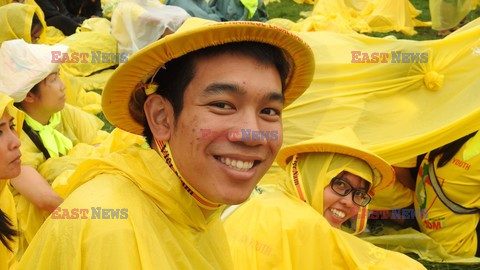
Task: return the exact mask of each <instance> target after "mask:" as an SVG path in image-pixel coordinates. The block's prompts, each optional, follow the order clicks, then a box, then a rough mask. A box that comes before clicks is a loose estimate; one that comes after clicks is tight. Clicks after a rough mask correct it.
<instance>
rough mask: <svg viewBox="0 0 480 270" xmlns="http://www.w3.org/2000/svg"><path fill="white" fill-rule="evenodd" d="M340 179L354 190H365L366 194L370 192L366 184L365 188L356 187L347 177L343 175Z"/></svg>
mask: <svg viewBox="0 0 480 270" xmlns="http://www.w3.org/2000/svg"><path fill="white" fill-rule="evenodd" d="M340 179H342V180H343V181H345V182H347V183H348V184H349V185H350V186H351V187H352V188H354V189H356V190H363V191H365V192H367V191H368V189H367V185H366V184H365V186H364V187H354V186H353V184H352V183H351V182H350V180H348V179H347V178H346V177H343V175H342V177H340ZM360 179H362V181H365V182H367V181H366V180H365V179H363V178H360Z"/></svg>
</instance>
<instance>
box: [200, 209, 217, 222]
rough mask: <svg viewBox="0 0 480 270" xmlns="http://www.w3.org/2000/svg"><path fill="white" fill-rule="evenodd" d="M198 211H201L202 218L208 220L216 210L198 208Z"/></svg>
mask: <svg viewBox="0 0 480 270" xmlns="http://www.w3.org/2000/svg"><path fill="white" fill-rule="evenodd" d="M200 210H201V211H202V214H203V216H204V217H205V220H208V219H209V218H210V217H211V216H212V214H213V213H215V211H216V210H207V209H203V208H201V207H200Z"/></svg>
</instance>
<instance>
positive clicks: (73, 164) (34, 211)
mask: <svg viewBox="0 0 480 270" xmlns="http://www.w3.org/2000/svg"><path fill="white" fill-rule="evenodd" d="M97 141H101V143H100V142H99V143H98V144H96V145H95V146H94V145H92V144H86V143H78V144H76V145H75V146H74V148H73V149H71V150H70V152H69V153H68V155H66V156H62V157H58V158H50V159H48V160H46V161H45V162H43V163H42V164H40V165H39V166H38V168H37V170H38V172H39V173H40V174H41V175H42V176H43V177H44V178H45V179H46V180H47V181H48V183H49V184H51V185H52V188H53V190H54V191H55V192H56V193H57V194H58V195H60V196H61V197H63V198H65V197H66V196H67V194H66V192H65V189H66V187H67V186H68V180H69V179H70V176H71V175H72V174H73V173H74V172H75V169H76V168H77V166H78V165H79V164H81V163H82V162H84V161H86V160H88V159H92V158H101V157H104V156H106V155H108V154H110V153H113V152H115V151H119V150H122V149H125V148H127V147H129V146H131V145H134V144H142V143H143V142H144V141H145V140H144V138H143V137H141V136H138V135H134V134H131V133H128V132H125V131H122V130H119V129H115V130H114V131H112V133H110V134H108V133H106V132H102V131H100V132H99V133H98V136H97V138H96V140H94V141H92V143H96V142H97ZM15 200H16V207H17V215H18V220H19V231H20V232H22V236H21V237H20V240H21V241H20V248H19V253H18V256H17V257H18V258H21V256H22V255H23V253H24V252H25V250H26V248H27V247H28V245H29V243H30V242H31V241H32V239H33V237H34V236H35V234H36V233H37V231H38V229H39V228H40V227H41V226H42V224H43V222H44V221H45V220H46V219H47V217H48V216H49V213H47V212H46V211H43V210H41V209H39V208H37V207H35V206H34V205H33V204H31V203H30V202H29V201H28V200H27V199H26V198H25V197H23V196H15Z"/></svg>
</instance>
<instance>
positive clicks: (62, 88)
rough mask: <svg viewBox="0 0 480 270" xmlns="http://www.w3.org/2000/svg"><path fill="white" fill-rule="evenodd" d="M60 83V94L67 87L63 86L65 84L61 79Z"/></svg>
mask: <svg viewBox="0 0 480 270" xmlns="http://www.w3.org/2000/svg"><path fill="white" fill-rule="evenodd" d="M60 83H61V86H60V88H61V90H62V92H64V91H65V88H67V86H66V85H65V83H64V82H63V80H62V79H60Z"/></svg>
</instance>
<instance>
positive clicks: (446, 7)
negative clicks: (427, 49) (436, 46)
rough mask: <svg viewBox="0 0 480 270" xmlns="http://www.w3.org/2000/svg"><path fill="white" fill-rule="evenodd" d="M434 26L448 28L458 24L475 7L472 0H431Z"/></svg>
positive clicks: (436, 28) (430, 7) (435, 27)
mask: <svg viewBox="0 0 480 270" xmlns="http://www.w3.org/2000/svg"><path fill="white" fill-rule="evenodd" d="M428 3H429V9H430V15H431V16H432V28H433V29H435V30H446V29H450V28H453V27H455V26H457V25H458V24H459V23H460V21H461V20H462V19H463V18H465V17H466V16H467V15H468V13H469V12H470V10H471V9H472V8H474V6H475V5H472V0H429V2H428Z"/></svg>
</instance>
